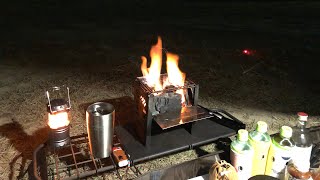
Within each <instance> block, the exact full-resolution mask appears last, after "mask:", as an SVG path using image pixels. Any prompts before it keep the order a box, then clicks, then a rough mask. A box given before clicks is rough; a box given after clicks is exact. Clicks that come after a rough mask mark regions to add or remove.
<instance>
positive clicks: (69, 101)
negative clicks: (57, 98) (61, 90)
mask: <svg viewBox="0 0 320 180" xmlns="http://www.w3.org/2000/svg"><path fill="white" fill-rule="evenodd" d="M67 92H68V103H69V109H71V100H70V91H69V87H67Z"/></svg>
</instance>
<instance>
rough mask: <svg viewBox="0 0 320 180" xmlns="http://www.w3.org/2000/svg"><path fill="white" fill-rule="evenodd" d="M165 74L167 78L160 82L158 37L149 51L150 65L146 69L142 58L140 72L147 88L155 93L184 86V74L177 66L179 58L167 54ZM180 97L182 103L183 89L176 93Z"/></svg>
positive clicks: (159, 40) (160, 60) (160, 52)
mask: <svg viewBox="0 0 320 180" xmlns="http://www.w3.org/2000/svg"><path fill="white" fill-rule="evenodd" d="M166 56H167V63H166V65H167V74H168V76H167V77H166V78H164V79H163V80H161V78H160V74H161V66H162V40H161V38H160V37H158V42H157V44H156V45H154V46H152V48H151V50H150V57H151V64H150V67H149V68H147V58H146V57H144V56H142V57H141V59H142V63H141V71H142V74H143V76H144V77H145V79H146V83H147V84H148V86H149V87H152V88H154V90H155V91H160V90H163V89H164V88H165V87H167V86H170V85H172V86H176V87H179V86H180V87H182V86H184V81H185V77H186V75H185V73H183V72H181V71H180V69H179V66H178V62H179V56H178V55H176V54H172V53H167V54H166ZM176 92H177V93H179V94H181V95H182V103H184V101H185V97H184V92H183V89H179V90H177V91H176Z"/></svg>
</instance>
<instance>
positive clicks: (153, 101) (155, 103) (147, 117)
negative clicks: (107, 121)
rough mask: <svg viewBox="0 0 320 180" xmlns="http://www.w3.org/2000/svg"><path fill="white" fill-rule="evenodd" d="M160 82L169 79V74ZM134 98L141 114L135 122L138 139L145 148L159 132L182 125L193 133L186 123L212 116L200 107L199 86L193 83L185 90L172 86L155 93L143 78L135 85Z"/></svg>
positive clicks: (138, 79) (187, 81) (190, 125)
mask: <svg viewBox="0 0 320 180" xmlns="http://www.w3.org/2000/svg"><path fill="white" fill-rule="evenodd" d="M161 78H166V74H162V75H161ZM177 91H180V92H183V95H181V94H180V93H177ZM133 95H134V101H135V104H136V106H137V110H138V112H137V113H138V118H137V120H136V121H135V122H134V124H135V128H136V132H137V136H138V138H139V140H140V141H141V143H143V144H144V145H146V146H148V145H150V142H151V139H152V135H154V134H157V133H159V131H160V132H161V131H164V130H166V129H169V128H173V127H175V126H181V125H184V128H186V129H187V130H189V131H190V128H192V123H191V124H188V125H186V124H187V123H190V122H193V121H198V120H201V119H205V118H210V117H212V116H213V114H210V113H209V111H207V110H204V109H203V108H200V107H199V106H198V95H199V85H198V84H195V83H194V82H192V81H191V80H186V81H185V85H184V86H183V87H175V86H169V87H166V88H165V89H163V90H161V91H154V90H153V89H152V88H150V87H149V86H148V85H147V84H146V80H145V78H144V77H138V78H137V79H136V80H135V82H134V85H133ZM182 98H184V99H182Z"/></svg>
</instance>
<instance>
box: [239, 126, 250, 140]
mask: <svg viewBox="0 0 320 180" xmlns="http://www.w3.org/2000/svg"><path fill="white" fill-rule="evenodd" d="M238 140H239V141H248V131H247V130H245V129H240V130H238Z"/></svg>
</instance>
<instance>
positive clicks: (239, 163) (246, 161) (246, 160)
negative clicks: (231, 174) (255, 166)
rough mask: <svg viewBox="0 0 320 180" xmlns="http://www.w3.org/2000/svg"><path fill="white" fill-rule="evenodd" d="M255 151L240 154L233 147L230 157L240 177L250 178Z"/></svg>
mask: <svg viewBox="0 0 320 180" xmlns="http://www.w3.org/2000/svg"><path fill="white" fill-rule="evenodd" d="M252 158H253V151H248V152H246V153H243V154H240V153H237V152H235V151H233V150H232V149H231V151H230V159H231V164H232V165H233V167H234V168H235V169H236V171H237V173H238V177H239V179H241V180H242V179H243V180H244V179H245V180H247V179H249V178H250V177H251V172H252V163H251V162H252V160H253V159H252Z"/></svg>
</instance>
